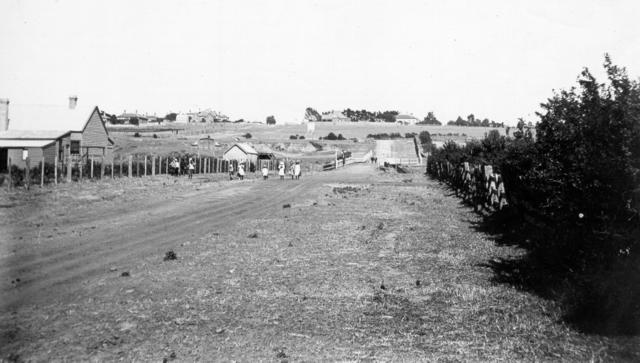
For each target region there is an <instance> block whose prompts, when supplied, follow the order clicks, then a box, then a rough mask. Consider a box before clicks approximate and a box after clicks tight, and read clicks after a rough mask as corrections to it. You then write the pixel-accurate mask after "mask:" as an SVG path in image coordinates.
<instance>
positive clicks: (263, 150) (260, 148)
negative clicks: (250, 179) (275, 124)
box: [253, 144, 273, 154]
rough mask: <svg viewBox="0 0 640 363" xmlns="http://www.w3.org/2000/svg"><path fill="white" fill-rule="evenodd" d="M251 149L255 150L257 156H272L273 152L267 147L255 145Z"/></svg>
mask: <svg viewBox="0 0 640 363" xmlns="http://www.w3.org/2000/svg"><path fill="white" fill-rule="evenodd" d="M253 149H254V150H256V152H257V153H258V154H273V150H271V148H270V147H269V146H268V145H264V144H256V145H253Z"/></svg>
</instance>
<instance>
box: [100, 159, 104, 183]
mask: <svg viewBox="0 0 640 363" xmlns="http://www.w3.org/2000/svg"><path fill="white" fill-rule="evenodd" d="M102 179H104V155H103V156H102V161H101V162H100V180H102Z"/></svg>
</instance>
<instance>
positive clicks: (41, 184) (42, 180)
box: [40, 156, 44, 188]
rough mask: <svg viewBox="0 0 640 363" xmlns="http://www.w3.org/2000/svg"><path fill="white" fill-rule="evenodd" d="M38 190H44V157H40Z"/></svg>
mask: <svg viewBox="0 0 640 363" xmlns="http://www.w3.org/2000/svg"><path fill="white" fill-rule="evenodd" d="M40 188H44V156H43V157H42V162H41V163H40Z"/></svg>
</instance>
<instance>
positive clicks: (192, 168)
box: [189, 158, 196, 179]
mask: <svg viewBox="0 0 640 363" xmlns="http://www.w3.org/2000/svg"><path fill="white" fill-rule="evenodd" d="M195 168H196V167H195V166H194V165H193V159H191V158H190V159H189V179H193V171H194V170H195Z"/></svg>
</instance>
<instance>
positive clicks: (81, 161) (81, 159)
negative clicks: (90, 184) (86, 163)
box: [79, 159, 82, 181]
mask: <svg viewBox="0 0 640 363" xmlns="http://www.w3.org/2000/svg"><path fill="white" fill-rule="evenodd" d="M79 165H80V179H79V180H80V181H82V159H80V163H79Z"/></svg>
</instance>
